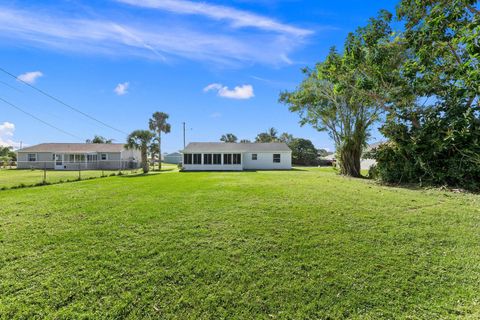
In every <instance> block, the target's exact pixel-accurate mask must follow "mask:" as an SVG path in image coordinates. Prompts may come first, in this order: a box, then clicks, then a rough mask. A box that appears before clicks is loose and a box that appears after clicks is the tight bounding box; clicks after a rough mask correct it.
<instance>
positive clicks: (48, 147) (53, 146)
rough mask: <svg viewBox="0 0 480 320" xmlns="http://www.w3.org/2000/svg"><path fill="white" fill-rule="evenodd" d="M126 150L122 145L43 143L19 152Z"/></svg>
mask: <svg viewBox="0 0 480 320" xmlns="http://www.w3.org/2000/svg"><path fill="white" fill-rule="evenodd" d="M124 149H125V147H124V145H123V144H122V143H41V144H37V145H34V146H31V147H26V148H23V149H20V150H17V152H65V153H68V152H71V153H79V152H85V153H89V152H121V151H123V150H124Z"/></svg>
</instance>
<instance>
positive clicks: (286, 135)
mask: <svg viewBox="0 0 480 320" xmlns="http://www.w3.org/2000/svg"><path fill="white" fill-rule="evenodd" d="M293 140H295V138H294V137H293V135H292V134H290V133H287V132H284V133H282V134H281V135H280V138H278V141H280V142H285V143H286V144H290V143H292V142H293Z"/></svg>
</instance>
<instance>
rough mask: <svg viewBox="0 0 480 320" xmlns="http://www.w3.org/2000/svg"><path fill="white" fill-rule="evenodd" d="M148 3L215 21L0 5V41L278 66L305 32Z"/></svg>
mask: <svg viewBox="0 0 480 320" xmlns="http://www.w3.org/2000/svg"><path fill="white" fill-rule="evenodd" d="M125 1H128V0H125ZM131 2H132V4H136V3H137V2H136V1H133V0H132V1H131ZM137 4H138V5H141V2H140V1H138V3H137ZM144 4H145V5H146V4H149V2H145V3H144ZM153 5H155V6H158V5H160V6H161V7H162V8H165V9H164V10H167V9H168V11H170V12H174V13H176V14H201V15H202V16H205V17H207V18H209V19H213V20H214V22H215V25H214V26H213V27H212V26H209V27H208V28H205V27H203V26H202V25H201V24H195V23H193V22H190V21H189V19H185V21H183V20H182V22H181V23H178V24H172V23H171V21H169V20H167V19H161V16H160V17H157V19H154V18H145V17H143V16H139V15H136V16H130V13H128V12H127V13H125V16H127V17H128V18H122V20H121V21H122V22H119V21H117V20H118V19H115V18H113V17H110V18H100V17H98V16H97V17H95V18H91V17H82V18H79V17H78V16H77V17H75V18H73V17H71V16H69V15H68V14H67V13H63V12H57V11H55V10H49V11H45V10H43V11H42V10H34V9H31V10H20V9H13V8H11V7H5V6H1V5H0V41H2V42H5V41H10V42H11V43H15V44H18V43H22V44H27V45H30V46H34V47H40V48H47V49H51V50H55V51H57V52H58V51H59V50H60V51H62V50H63V51H72V52H76V53H81V54H85V53H86V54H107V55H127V56H138V57H143V58H148V59H156V60H160V61H166V60H172V59H175V58H178V57H181V58H187V59H191V60H199V61H207V62H210V63H215V64H219V65H239V64H251V63H261V64H272V65H281V64H288V63H291V59H290V58H289V55H290V54H291V53H292V52H293V51H294V50H295V49H297V48H298V47H299V46H301V45H302V44H303V43H304V38H305V35H307V34H309V31H308V30H304V29H300V28H296V27H292V26H289V25H286V24H282V23H279V22H276V21H275V20H271V19H269V18H266V17H263V16H258V15H255V14H251V13H248V12H245V11H239V10H236V9H232V8H229V7H222V6H214V5H206V4H203V5H200V6H198V5H199V4H198V3H197V4H196V5H197V6H195V3H193V2H190V1H178V3H177V1H158V2H157V1H152V2H151V5H150V6H148V7H152V6H153ZM192 6H193V7H194V8H196V9H195V10H193V9H192V8H193V7H192ZM155 11H156V10H155ZM45 12H48V13H45ZM159 13H160V12H159ZM225 21H228V22H229V23H230V26H234V27H236V28H240V27H246V26H248V27H250V28H252V27H254V28H255V29H257V30H256V31H255V30H251V29H249V30H248V32H236V31H235V29H233V30H232V28H229V27H226V26H225ZM222 22H223V23H222Z"/></svg>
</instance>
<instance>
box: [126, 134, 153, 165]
mask: <svg viewBox="0 0 480 320" xmlns="http://www.w3.org/2000/svg"><path fill="white" fill-rule="evenodd" d="M154 136H155V135H154V134H153V133H152V132H151V131H148V130H135V131H133V132H132V133H130V134H129V135H128V137H127V143H126V144H125V148H127V149H139V150H140V154H141V161H142V169H143V173H148V171H149V165H148V148H149V145H150V143H151V142H152V139H153V138H154Z"/></svg>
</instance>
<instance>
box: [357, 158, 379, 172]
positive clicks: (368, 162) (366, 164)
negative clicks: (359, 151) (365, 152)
mask: <svg viewBox="0 0 480 320" xmlns="http://www.w3.org/2000/svg"><path fill="white" fill-rule="evenodd" d="M376 164H377V161H376V160H375V159H362V160H360V169H362V170H368V169H370V167H371V166H373V165H376Z"/></svg>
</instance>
